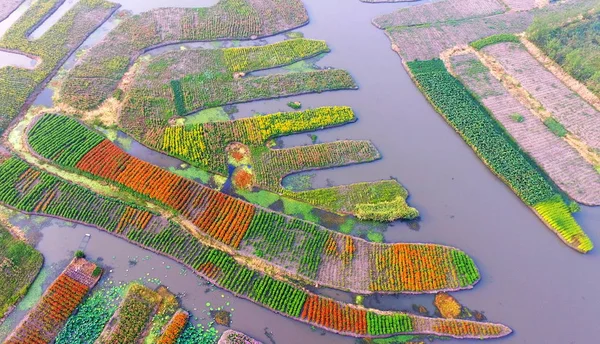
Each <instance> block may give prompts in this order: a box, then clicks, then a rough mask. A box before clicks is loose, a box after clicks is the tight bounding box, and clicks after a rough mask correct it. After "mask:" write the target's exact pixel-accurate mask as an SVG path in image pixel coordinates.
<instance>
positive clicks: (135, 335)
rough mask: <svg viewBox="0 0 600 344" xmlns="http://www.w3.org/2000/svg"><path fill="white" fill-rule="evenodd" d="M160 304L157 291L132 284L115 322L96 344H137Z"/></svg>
mask: <svg viewBox="0 0 600 344" xmlns="http://www.w3.org/2000/svg"><path fill="white" fill-rule="evenodd" d="M160 302H161V297H160V295H158V294H157V293H156V292H155V291H153V290H151V289H149V288H147V287H145V286H142V285H140V284H137V283H133V284H131V285H130V286H129V288H128V290H127V293H126V294H125V298H124V299H123V302H122V303H121V305H120V306H119V309H118V310H117V312H116V313H115V315H114V316H113V320H112V321H109V323H108V324H107V326H106V327H105V328H104V331H102V333H101V334H100V337H99V338H98V339H97V341H96V342H97V343H134V342H136V341H137V340H138V339H139V337H140V336H141V334H142V332H143V331H144V328H145V327H146V325H147V323H148V320H149V318H150V316H151V315H152V314H153V313H154V311H155V310H156V308H157V307H158V306H159V304H160Z"/></svg>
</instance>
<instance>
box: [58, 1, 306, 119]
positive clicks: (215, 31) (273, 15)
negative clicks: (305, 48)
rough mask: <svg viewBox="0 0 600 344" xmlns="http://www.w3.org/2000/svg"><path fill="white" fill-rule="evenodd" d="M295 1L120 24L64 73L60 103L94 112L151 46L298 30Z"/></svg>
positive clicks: (170, 13) (178, 12)
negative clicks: (65, 75)
mask: <svg viewBox="0 0 600 344" xmlns="http://www.w3.org/2000/svg"><path fill="white" fill-rule="evenodd" d="M307 21H308V15H307V13H306V10H305V9H304V6H303V5H302V2H301V1H300V0H292V1H285V2H282V1H281V0H261V1H249V0H222V1H219V2H218V3H217V4H216V5H214V6H212V7H209V8H206V9H202V10H198V9H194V8H160V9H154V10H151V11H148V12H144V13H142V14H139V15H134V16H131V17H129V18H126V19H125V20H123V21H122V22H121V23H120V24H119V25H118V26H117V27H116V28H115V29H114V30H112V31H111V32H110V33H109V34H108V35H107V36H106V37H105V38H104V39H103V40H102V41H101V42H100V43H98V44H97V45H95V46H94V47H92V49H90V51H89V52H88V53H87V54H86V55H85V56H84V57H83V59H82V60H81V62H80V63H79V64H78V65H77V66H75V68H73V70H72V71H71V72H70V73H69V75H68V77H67V79H66V80H65V83H64V85H63V87H62V89H61V92H60V93H61V95H62V100H63V101H64V102H66V103H68V104H69V105H72V106H74V107H76V108H78V109H84V110H89V109H92V108H95V107H97V106H98V105H100V104H101V103H102V101H103V100H105V99H106V98H108V97H110V95H111V94H112V93H113V91H114V90H115V89H116V87H117V85H118V83H119V81H120V80H121V78H122V77H123V75H124V73H125V72H126V70H127V68H128V67H129V64H130V63H131V61H135V60H136V59H137V58H138V57H139V56H140V54H141V53H143V52H144V51H146V50H147V49H148V48H150V47H152V46H156V45H159V44H164V43H168V42H171V43H173V42H178V41H211V40H220V39H250V38H252V37H253V36H256V37H261V36H268V35H273V34H276V33H278V32H280V31H285V30H289V29H292V28H295V27H298V26H301V25H303V24H304V23H306V22H307Z"/></svg>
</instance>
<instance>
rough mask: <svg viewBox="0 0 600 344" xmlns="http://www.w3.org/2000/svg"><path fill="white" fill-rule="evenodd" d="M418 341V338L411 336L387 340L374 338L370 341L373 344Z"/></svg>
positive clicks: (396, 343) (398, 343) (399, 343)
mask: <svg viewBox="0 0 600 344" xmlns="http://www.w3.org/2000/svg"><path fill="white" fill-rule="evenodd" d="M415 339H419V336H413V335H400V336H394V337H389V338H375V339H373V340H372V343H374V344H402V343H406V342H408V341H412V340H415Z"/></svg>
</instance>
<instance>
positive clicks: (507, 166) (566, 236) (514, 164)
mask: <svg viewBox="0 0 600 344" xmlns="http://www.w3.org/2000/svg"><path fill="white" fill-rule="evenodd" d="M408 67H409V69H410V70H411V72H412V74H413V77H414V79H415V80H416V82H417V84H418V85H419V87H420V88H421V90H422V91H423V93H424V94H425V95H426V96H427V98H428V99H429V101H430V102H431V103H432V104H433V106H434V107H435V108H436V110H437V111H438V112H439V113H440V114H441V115H442V116H444V118H445V119H446V121H448V122H449V123H450V124H451V125H452V126H453V127H454V129H455V130H456V131H457V132H458V133H459V134H460V135H461V136H462V137H463V139H464V140H465V141H466V142H467V143H468V144H469V145H470V146H471V147H473V149H474V150H475V152H476V153H477V155H478V156H479V157H480V158H481V159H482V160H483V161H484V162H485V163H486V165H487V166H488V167H489V168H490V169H491V170H492V171H493V172H494V173H495V174H496V175H498V176H499V177H500V178H501V179H502V181H504V182H505V183H506V184H507V185H508V186H509V187H510V188H511V189H512V190H513V191H514V192H515V193H516V194H517V196H519V198H521V200H523V202H525V204H527V205H528V206H530V207H533V208H536V206H538V205H539V204H543V203H545V202H547V201H549V200H550V199H553V200H559V198H561V196H560V194H559V193H558V191H557V189H556V187H555V186H554V185H553V184H552V183H551V182H550V181H549V179H548V178H547V177H546V176H545V175H544V174H543V173H542V172H541V170H540V169H539V167H538V166H537V165H535V163H534V162H533V160H532V159H531V158H530V157H529V156H527V155H526V153H524V152H523V151H522V150H521V149H520V148H519V147H518V145H517V144H516V143H515V142H514V141H513V139H512V138H511V137H510V136H508V134H507V133H506V131H505V130H504V129H503V128H502V127H501V126H500V124H498V122H496V121H495V120H494V119H493V117H492V116H491V115H490V114H489V113H488V111H487V110H486V109H485V108H484V107H483V106H482V105H481V104H480V103H479V101H478V100H477V99H475V98H474V97H473V96H472V95H471V93H469V91H468V90H466V89H465V87H464V86H463V84H462V83H461V82H460V81H458V80H457V79H456V78H454V77H453V76H452V75H451V74H450V73H449V72H448V71H447V70H446V67H445V66H444V63H443V62H442V61H441V60H429V61H413V62H409V63H408ZM556 196H558V198H557V197H556ZM552 204H553V212H552V214H553V218H554V219H557V218H562V219H566V218H568V219H572V215H571V213H570V212H569V211H568V207H566V205H565V204H564V201H563V200H562V199H560V201H558V202H553V203H552ZM544 210H545V211H544V214H545V215H542V214H540V216H542V217H544V216H548V214H550V212H549V211H548V208H547V207H544ZM557 213H558V214H560V216H557V215H556V214H557ZM547 223H549V225H550V227H551V228H552V229H553V230H554V231H556V232H557V233H558V235H559V236H560V237H561V239H562V240H564V241H565V242H566V243H567V244H569V245H570V246H572V247H573V248H575V249H577V250H579V251H582V252H587V251H589V250H591V249H592V247H593V244H592V242H591V241H590V239H589V238H588V237H587V235H586V234H585V233H584V232H583V230H582V229H581V228H580V227H579V225H573V223H576V222H575V220H574V219H573V220H572V221H570V222H569V223H568V224H567V223H564V222H556V221H552V220H551V221H548V220H547Z"/></svg>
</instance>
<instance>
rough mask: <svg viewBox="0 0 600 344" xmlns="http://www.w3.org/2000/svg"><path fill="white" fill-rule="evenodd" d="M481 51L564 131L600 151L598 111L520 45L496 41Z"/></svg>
mask: <svg viewBox="0 0 600 344" xmlns="http://www.w3.org/2000/svg"><path fill="white" fill-rule="evenodd" d="M483 52H484V53H486V54H489V55H491V56H492V57H494V58H495V59H496V60H497V61H498V62H499V63H500V64H501V65H502V67H503V68H504V69H505V70H506V72H507V73H508V74H509V75H511V76H512V77H514V78H515V79H516V80H517V81H518V82H519V83H520V84H521V86H522V87H523V88H524V89H525V90H526V91H527V92H529V94H531V95H532V96H533V97H534V98H535V99H536V100H538V101H539V102H540V103H541V104H542V105H543V106H544V108H545V109H546V110H548V111H550V112H551V113H552V115H553V117H554V118H555V119H556V120H557V121H558V122H560V124H562V125H563V126H564V127H565V129H566V130H567V131H569V132H571V133H573V134H574V135H576V136H578V137H579V138H581V139H582V140H583V141H584V142H585V143H586V144H587V145H588V146H589V147H590V148H593V149H595V150H596V151H600V112H598V111H597V110H596V109H594V108H593V107H592V106H591V105H589V104H588V103H587V102H586V101H584V100H583V99H581V98H580V97H579V96H578V95H577V93H575V92H573V91H571V90H570V89H569V88H568V87H567V86H566V85H564V84H563V83H562V82H561V81H560V80H559V79H558V78H557V77H556V76H554V74H552V73H551V72H549V71H548V70H547V69H546V68H544V66H542V65H541V64H539V62H538V61H537V60H536V59H535V58H534V57H533V56H531V55H530V54H529V52H528V51H527V50H526V49H525V48H524V47H523V46H522V45H520V44H515V43H502V44H496V45H492V46H489V47H486V48H484V49H483Z"/></svg>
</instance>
